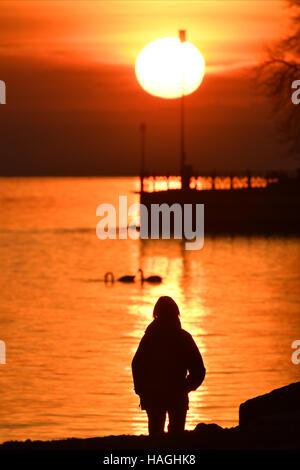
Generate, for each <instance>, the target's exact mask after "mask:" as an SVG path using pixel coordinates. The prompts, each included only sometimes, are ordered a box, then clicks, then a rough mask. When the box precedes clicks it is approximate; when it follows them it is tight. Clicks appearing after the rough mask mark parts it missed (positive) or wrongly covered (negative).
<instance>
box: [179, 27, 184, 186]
mask: <svg viewBox="0 0 300 470" xmlns="http://www.w3.org/2000/svg"><path fill="white" fill-rule="evenodd" d="M179 39H180V42H181V43H184V42H186V30H185V29H180V30H179ZM183 57H184V55H183V53H182V51H181V54H180V62H181V98H180V165H181V168H180V171H181V186H182V188H183V187H184V186H185V182H184V180H185V178H184V172H185V166H186V155H185V140H184V63H183Z"/></svg>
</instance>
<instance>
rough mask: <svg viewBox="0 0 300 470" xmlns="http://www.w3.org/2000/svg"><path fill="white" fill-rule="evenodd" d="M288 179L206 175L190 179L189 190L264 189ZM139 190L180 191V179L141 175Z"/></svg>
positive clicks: (281, 176)
mask: <svg viewBox="0 0 300 470" xmlns="http://www.w3.org/2000/svg"><path fill="white" fill-rule="evenodd" d="M285 178H289V176H288V175H287V174H279V173H274V172H268V173H267V172H266V173H250V172H248V173H247V174H229V175H226V174H213V173H210V174H209V173H207V174H202V175H194V176H191V177H190V181H189V188H190V189H194V190H197V191H204V190H234V189H249V188H250V189H251V188H253V189H254V188H266V187H267V186H269V185H273V184H276V183H278V182H279V181H280V180H282V179H285ZM140 179H141V188H143V191H144V192H149V193H151V192H156V191H168V190H172V189H173V190H174V189H177V190H178V189H181V187H182V179H181V176H178V175H159V174H157V175H154V174H153V173H152V174H144V175H141V177H140Z"/></svg>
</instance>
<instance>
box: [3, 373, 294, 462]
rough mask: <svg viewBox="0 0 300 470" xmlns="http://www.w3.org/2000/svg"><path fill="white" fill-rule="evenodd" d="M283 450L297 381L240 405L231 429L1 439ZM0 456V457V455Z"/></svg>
mask: <svg viewBox="0 0 300 470" xmlns="http://www.w3.org/2000/svg"><path fill="white" fill-rule="evenodd" d="M108 449H109V450H151V449H155V450H159V449H162V450H168V449H170V450H174V449H176V450H180V449H182V450H190V449H195V450H196V449H197V450H217V449H218V450H233V449H234V450H243V449H247V450H249V449H253V450H255V449H264V450H273V449H277V450H280V449H282V450H286V449H291V450H295V449H300V382H297V383H294V384H290V385H288V386H286V387H282V388H280V389H276V390H274V391H273V392H271V393H268V394H267V395H263V396H261V397H256V398H253V399H251V400H248V401H246V402H245V403H243V404H241V406H240V410H239V426H237V427H235V428H231V429H227V428H225V429H224V428H221V427H220V426H218V425H216V424H204V423H200V424H198V425H197V426H196V428H195V430H193V431H186V432H185V433H184V434H183V435H182V436H180V437H178V438H172V437H170V436H168V435H167V434H166V435H165V436H163V437H162V438H160V439H151V438H149V437H148V436H129V435H123V436H107V437H95V438H90V439H74V438H73V439H65V440H56V441H30V440H27V441H25V442H17V441H11V442H5V443H4V444H2V445H0V455H1V451H3V450H54V451H57V450H72V451H73V450H84V451H85V450H98V451H100V450H106V451H107V450H108ZM0 458H1V457H0Z"/></svg>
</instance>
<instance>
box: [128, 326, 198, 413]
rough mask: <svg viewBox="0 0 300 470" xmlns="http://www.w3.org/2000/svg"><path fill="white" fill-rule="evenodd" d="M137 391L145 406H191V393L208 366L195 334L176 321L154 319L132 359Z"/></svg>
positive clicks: (144, 407) (142, 405)
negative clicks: (189, 400)
mask: <svg viewBox="0 0 300 470" xmlns="http://www.w3.org/2000/svg"><path fill="white" fill-rule="evenodd" d="M132 375H133V381H134V389H135V393H137V394H138V395H139V396H140V399H141V407H142V409H147V408H152V407H157V406H164V407H168V406H169V405H172V404H180V403H181V404H182V405H183V406H186V407H188V393H189V392H190V391H192V390H196V389H197V388H198V387H199V386H200V385H201V383H202V382H203V380H204V377H205V367H204V364H203V360H202V357H201V354H200V352H199V349H198V347H197V345H196V343H195V341H194V340H193V338H192V336H191V335H190V334H189V333H188V332H187V331H185V330H183V329H182V328H181V325H180V321H179V319H178V323H176V324H170V323H168V324H164V323H163V322H162V321H160V320H159V319H155V320H154V321H153V322H152V323H150V325H149V326H148V327H147V329H146V331H145V334H144V336H143V338H142V339H141V341H140V344H139V347H138V349H137V351H136V353H135V356H134V358H133V361H132Z"/></svg>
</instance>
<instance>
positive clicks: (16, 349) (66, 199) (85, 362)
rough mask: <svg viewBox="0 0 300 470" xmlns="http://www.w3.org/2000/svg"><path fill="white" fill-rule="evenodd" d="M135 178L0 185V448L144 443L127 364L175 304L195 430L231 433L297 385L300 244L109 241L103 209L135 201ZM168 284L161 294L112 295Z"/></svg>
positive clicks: (141, 415) (143, 419)
mask: <svg viewBox="0 0 300 470" xmlns="http://www.w3.org/2000/svg"><path fill="white" fill-rule="evenodd" d="M137 187H138V180H137V179H135V178H94V179H85V178H77V179H75V178H59V179H54V178H53V179H51V178H45V179H42V178H32V179H31V178H29V179H22V178H20V179H17V178H16V179H15V178H13V179H1V180H0V203H1V213H0V289H1V299H0V339H1V340H4V341H5V342H6V345H7V364H6V365H0V390H1V397H0V403H1V404H0V442H2V441H5V440H9V439H27V438H30V439H49V438H63V437H71V436H74V437H89V436H101V435H106V434H120V433H127V434H140V433H145V432H146V429H147V420H146V416H145V414H144V412H143V411H140V409H139V407H138V404H139V402H138V397H137V396H136V395H135V394H134V392H133V385H132V379H131V368H130V363H131V360H132V357H133V354H134V352H135V350H136V348H137V345H138V342H139V340H140V338H141V336H142V334H143V332H144V330H145V328H146V326H147V324H148V323H149V322H150V321H151V314H152V309H153V305H154V302H155V301H156V300H157V298H158V297H159V296H160V295H162V294H163V295H165V294H166V295H170V296H172V297H174V299H175V300H176V301H177V302H178V304H179V306H180V309H181V312H182V325H183V327H184V328H185V329H187V330H188V331H190V332H191V333H192V335H193V336H194V338H195V340H196V342H197V344H198V346H199V348H200V350H201V353H202V355H203V359H204V362H205V366H206V368H207V376H206V379H205V381H204V383H203V385H202V387H201V388H200V389H199V390H198V391H196V392H193V393H191V394H190V410H189V415H188V419H187V429H193V427H194V426H195V425H196V424H197V423H198V422H207V423H209V422H214V423H218V424H220V425H222V426H234V425H236V424H237V422H238V406H239V404H240V403H241V402H242V401H244V400H246V399H248V398H250V397H252V396H256V395H258V394H262V393H266V392H268V391H270V390H272V389H273V388H275V387H279V386H282V385H285V384H288V383H290V382H293V381H296V380H299V369H298V367H299V366H298V367H297V366H295V365H293V364H292V362H291V352H292V349H291V343H292V341H293V340H295V339H297V338H298V337H299V325H300V319H299V309H300V301H299V299H300V296H299V281H300V269H299V268H300V262H299V260H300V244H299V240H298V239H296V238H263V237H251V238H247V237H236V238H233V237H218V238H210V237H206V239H205V245H204V248H203V250H200V251H185V249H184V245H183V244H182V243H181V242H180V241H177V240H176V241H167V240H166V241H140V240H136V241H134V240H106V241H100V240H98V239H97V237H96V234H95V227H96V224H97V222H98V221H99V218H97V217H96V215H95V214H96V207H97V206H98V204H100V203H102V202H110V203H114V204H117V202H118V195H119V194H127V195H128V197H129V202H130V203H133V202H138V196H137V195H136V194H134V192H133V191H134V190H135V189H137ZM140 267H141V268H143V270H144V272H145V275H150V274H160V275H162V276H163V278H164V282H163V283H162V284H161V285H158V286H151V285H144V286H141V285H140V283H135V284H132V285H130V284H128V285H126V284H121V283H115V284H114V285H109V286H108V285H105V284H104V282H103V277H104V274H105V272H106V271H113V272H114V274H115V275H116V276H121V275H123V274H135V273H136V271H137V270H138V268H140Z"/></svg>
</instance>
